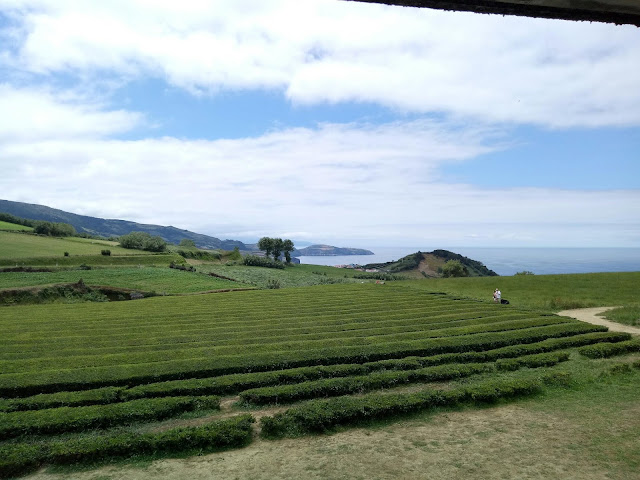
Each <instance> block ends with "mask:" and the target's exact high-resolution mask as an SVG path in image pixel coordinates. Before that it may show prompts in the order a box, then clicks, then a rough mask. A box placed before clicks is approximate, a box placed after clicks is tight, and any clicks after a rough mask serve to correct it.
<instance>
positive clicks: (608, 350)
mask: <svg viewBox="0 0 640 480" xmlns="http://www.w3.org/2000/svg"><path fill="white" fill-rule="evenodd" d="M578 352H580V354H581V355H584V356H585V357H589V358H609V357H613V356H615V355H624V354H625V353H630V352H640V338H634V339H633V340H628V341H626V342H618V343H598V344H596V345H588V346H586V347H582V348H580V349H578Z"/></svg>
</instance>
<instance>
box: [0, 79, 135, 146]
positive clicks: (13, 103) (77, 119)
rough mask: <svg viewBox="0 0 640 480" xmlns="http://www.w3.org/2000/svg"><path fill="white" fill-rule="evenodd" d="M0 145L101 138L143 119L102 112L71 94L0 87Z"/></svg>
mask: <svg viewBox="0 0 640 480" xmlns="http://www.w3.org/2000/svg"><path fill="white" fill-rule="evenodd" d="M0 112H3V115H0V141H2V140H11V141H15V140H27V139H32V140H35V139H37V140H43V139H47V138H52V139H59V138H76V137H103V136H108V135H112V134H116V133H123V132H127V131H129V130H131V129H132V128H134V127H136V126H138V125H140V124H142V123H143V116H142V115H141V114H138V113H135V112H127V111H124V110H111V111H109V110H106V109H105V106H104V105H102V104H100V103H87V102H86V98H82V97H80V98H79V97H78V94H77V93H73V92H69V91H67V92H55V93H52V92H51V91H49V90H48V89H44V88H15V87H12V86H11V85H8V84H0Z"/></svg>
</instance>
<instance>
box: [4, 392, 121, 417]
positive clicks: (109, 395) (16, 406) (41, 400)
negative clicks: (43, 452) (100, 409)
mask: <svg viewBox="0 0 640 480" xmlns="http://www.w3.org/2000/svg"><path fill="white" fill-rule="evenodd" d="M123 391H124V387H105V388H99V389H95V390H84V391H82V390H81V391H79V392H58V393H43V394H40V395H34V396H32V397H27V398H15V399H9V400H5V399H0V411H4V412H15V411H19V410H42V409H44V408H57V407H85V406H88V405H106V404H109V403H116V402H120V401H122V400H121V398H120V397H121V395H120V394H121V393H122V392H123Z"/></svg>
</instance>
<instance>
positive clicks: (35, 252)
mask: <svg viewBox="0 0 640 480" xmlns="http://www.w3.org/2000/svg"><path fill="white" fill-rule="evenodd" d="M105 249H108V250H111V254H112V255H136V254H138V255H139V254H140V251H138V250H127V249H126V248H121V247H118V246H117V243H115V242H109V241H107V240H90V239H86V238H78V237H65V238H55V237H44V236H39V235H29V234H21V233H13V232H0V259H3V260H6V259H20V258H28V257H62V256H64V252H69V255H74V256H75V255H100V252H101V250H105Z"/></svg>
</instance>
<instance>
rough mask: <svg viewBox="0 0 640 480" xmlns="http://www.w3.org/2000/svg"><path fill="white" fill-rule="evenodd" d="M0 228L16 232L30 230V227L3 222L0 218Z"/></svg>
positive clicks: (31, 229)
mask: <svg viewBox="0 0 640 480" xmlns="http://www.w3.org/2000/svg"><path fill="white" fill-rule="evenodd" d="M0 230H8V231H16V232H32V231H33V228H32V227H27V226H25V225H18V224H17V223H9V222H3V221H2V220H0Z"/></svg>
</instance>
